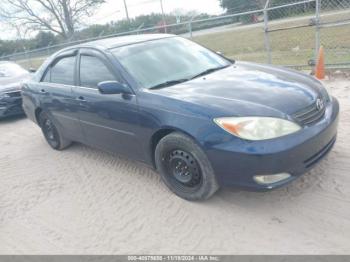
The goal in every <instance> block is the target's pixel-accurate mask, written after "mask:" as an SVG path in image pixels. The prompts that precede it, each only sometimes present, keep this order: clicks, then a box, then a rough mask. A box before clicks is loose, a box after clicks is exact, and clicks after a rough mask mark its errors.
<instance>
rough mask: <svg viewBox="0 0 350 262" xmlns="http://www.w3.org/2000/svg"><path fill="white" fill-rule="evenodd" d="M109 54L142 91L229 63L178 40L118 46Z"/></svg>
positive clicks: (210, 52) (212, 53)
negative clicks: (114, 57) (141, 87)
mask: <svg viewBox="0 0 350 262" xmlns="http://www.w3.org/2000/svg"><path fill="white" fill-rule="evenodd" d="M112 52H113V54H114V55H115V56H116V58H117V59H118V60H119V62H120V63H121V64H122V65H123V66H124V68H125V69H126V70H127V71H128V72H129V73H130V74H131V75H132V76H133V77H134V78H135V79H136V80H137V81H138V82H139V83H140V84H141V85H142V86H143V87H145V88H152V87H157V86H163V87H164V86H167V83H168V85H171V84H176V83H177V82H179V83H180V82H184V81H186V80H189V79H191V78H193V77H196V76H200V75H202V74H203V73H204V72H207V73H210V72H212V71H214V70H215V69H220V68H223V67H226V66H229V65H230V64H231V62H229V61H228V60H226V59H224V58H223V57H221V56H219V55H217V54H216V53H214V52H212V51H210V50H208V49H206V48H204V47H202V46H200V45H198V44H195V43H194V42H191V41H189V40H186V39H183V38H181V37H171V38H163V39H159V40H154V41H148V42H144V43H138V44H134V45H128V46H123V47H118V48H115V49H113V50H112Z"/></svg>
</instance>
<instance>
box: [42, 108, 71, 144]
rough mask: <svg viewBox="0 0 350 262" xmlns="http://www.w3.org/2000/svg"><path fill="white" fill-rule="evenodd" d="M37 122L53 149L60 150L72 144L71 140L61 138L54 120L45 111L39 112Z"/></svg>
mask: <svg viewBox="0 0 350 262" xmlns="http://www.w3.org/2000/svg"><path fill="white" fill-rule="evenodd" d="M39 123H40V127H41V130H42V132H43V134H44V137H45V139H46V141H47V143H48V144H49V145H50V146H51V147H52V148H53V149H55V150H62V149H64V148H66V147H68V146H70V145H71V144H72V142H71V141H69V140H67V139H65V138H63V136H62V135H61V134H60V133H59V132H58V129H57V128H56V126H55V124H54V122H53V121H52V119H51V118H50V117H49V115H48V114H47V113H46V112H44V111H43V112H41V113H40V115H39Z"/></svg>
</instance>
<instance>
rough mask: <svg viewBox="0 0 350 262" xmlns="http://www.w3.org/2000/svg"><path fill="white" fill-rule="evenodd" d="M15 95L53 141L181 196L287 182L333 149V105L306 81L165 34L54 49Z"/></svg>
mask: <svg viewBox="0 0 350 262" xmlns="http://www.w3.org/2000/svg"><path fill="white" fill-rule="evenodd" d="M22 95H23V108H24V110H25V112H26V114H27V115H28V117H29V118H30V119H32V120H33V121H34V122H36V123H37V124H38V125H39V126H40V127H41V129H42V132H43V135H44V136H45V138H46V140H47V142H48V144H49V145H50V146H51V147H52V148H53V149H56V150H61V149H64V148H66V147H68V146H69V145H70V144H71V143H72V142H80V143H84V144H87V145H90V146H92V147H96V148H100V149H102V150H106V151H110V152H114V153H118V154H123V155H125V156H127V157H129V158H131V159H134V160H137V161H142V162H145V163H146V164H148V165H150V166H152V167H153V168H154V169H156V170H157V171H158V172H159V173H160V175H161V177H162V180H163V181H164V183H165V184H166V185H167V186H168V188H169V189H170V190H171V191H173V192H174V193H175V194H177V195H178V196H180V197H182V198H184V199H187V200H202V199H207V198H209V197H210V196H212V195H213V194H214V193H215V192H216V191H217V190H218V188H219V187H223V186H236V187H240V188H244V189H250V190H270V189H273V188H276V187H280V186H282V185H285V184H287V183H289V182H291V181H293V180H294V179H296V178H297V177H299V176H300V175H302V174H304V173H306V172H307V171H308V170H310V169H311V168H312V167H314V166H315V164H317V163H318V162H319V161H320V160H321V159H322V158H323V157H324V156H325V155H326V154H327V152H329V151H330V149H331V148H332V146H333V145H334V143H335V140H336V134H337V123H338V112H339V105H338V102H337V100H336V99H335V98H334V97H332V96H330V95H329V94H328V92H327V90H326V89H325V88H324V87H323V85H322V84H321V83H320V82H319V81H317V80H316V79H314V78H313V77H310V76H308V75H306V74H303V73H300V72H297V71H294V70H289V69H286V68H281V67H276V66H270V65H262V64H255V63H248V62H239V61H233V60H231V59H228V58H225V57H224V56H222V55H220V54H218V53H216V52H213V51H211V50H208V49H207V48H204V47H202V46H200V45H198V44H196V43H194V42H192V41H190V40H187V39H184V38H181V37H178V36H174V35H165V34H162V35H159V34H158V35H157V34H155V35H152V34H150V35H137V36H125V37H118V38H109V39H104V40H99V41H95V42H90V43H85V44H81V45H78V46H73V47H69V48H66V49H64V50H61V51H59V52H57V53H55V54H54V55H52V56H51V57H50V58H49V59H47V60H46V62H45V63H44V64H43V65H42V66H41V68H40V69H39V70H38V71H37V73H36V75H35V76H34V78H33V79H32V80H30V81H28V82H27V83H26V84H25V85H24V86H23V89H22Z"/></svg>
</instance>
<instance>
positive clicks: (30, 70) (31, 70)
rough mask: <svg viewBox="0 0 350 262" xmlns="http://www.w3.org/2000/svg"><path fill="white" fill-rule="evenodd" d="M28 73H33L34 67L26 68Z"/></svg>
mask: <svg viewBox="0 0 350 262" xmlns="http://www.w3.org/2000/svg"><path fill="white" fill-rule="evenodd" d="M28 71H29V72H30V73H35V72H36V69H35V68H33V67H31V68H29V70H28Z"/></svg>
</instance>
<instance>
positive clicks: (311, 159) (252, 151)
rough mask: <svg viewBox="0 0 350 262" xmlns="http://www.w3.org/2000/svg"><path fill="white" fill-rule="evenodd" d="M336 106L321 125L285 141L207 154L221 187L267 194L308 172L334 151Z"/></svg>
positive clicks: (221, 147) (223, 147)
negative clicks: (275, 178) (265, 179)
mask: <svg viewBox="0 0 350 262" xmlns="http://www.w3.org/2000/svg"><path fill="white" fill-rule="evenodd" d="M338 115H339V104H338V101H337V100H336V99H335V98H333V99H332V100H331V101H330V102H329V103H328V104H327V107H326V111H325V115H324V117H323V119H322V120H321V121H319V122H318V123H316V124H314V125H312V126H310V127H305V128H303V129H302V130H301V131H299V132H297V133H295V134H292V135H288V136H285V137H281V138H277V139H271V140H265V141H244V140H242V139H239V138H236V137H234V138H233V139H232V140H231V141H230V142H225V143H220V144H217V145H214V146H212V147H211V148H210V149H208V150H207V151H206V153H207V155H208V158H209V160H210V162H211V164H212V167H213V169H214V172H215V174H216V177H217V179H218V182H219V184H220V185H221V186H239V187H243V188H245V189H251V190H266V189H272V188H276V187H279V186H282V185H284V184H286V183H288V182H291V181H292V180H294V179H296V178H297V177H299V176H300V175H302V174H304V173H305V172H307V171H309V170H310V169H311V168H312V167H313V166H314V165H315V164H317V163H318V162H319V161H320V160H321V159H322V158H323V157H324V156H325V155H326V154H327V153H328V152H329V151H330V150H331V148H332V147H333V145H334V143H335V140H336V134H337V126H338ZM278 173H289V174H291V177H290V178H289V179H287V180H283V181H281V182H277V183H274V184H269V185H262V184H258V183H256V182H255V181H254V179H253V177H254V176H256V175H272V174H278Z"/></svg>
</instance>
